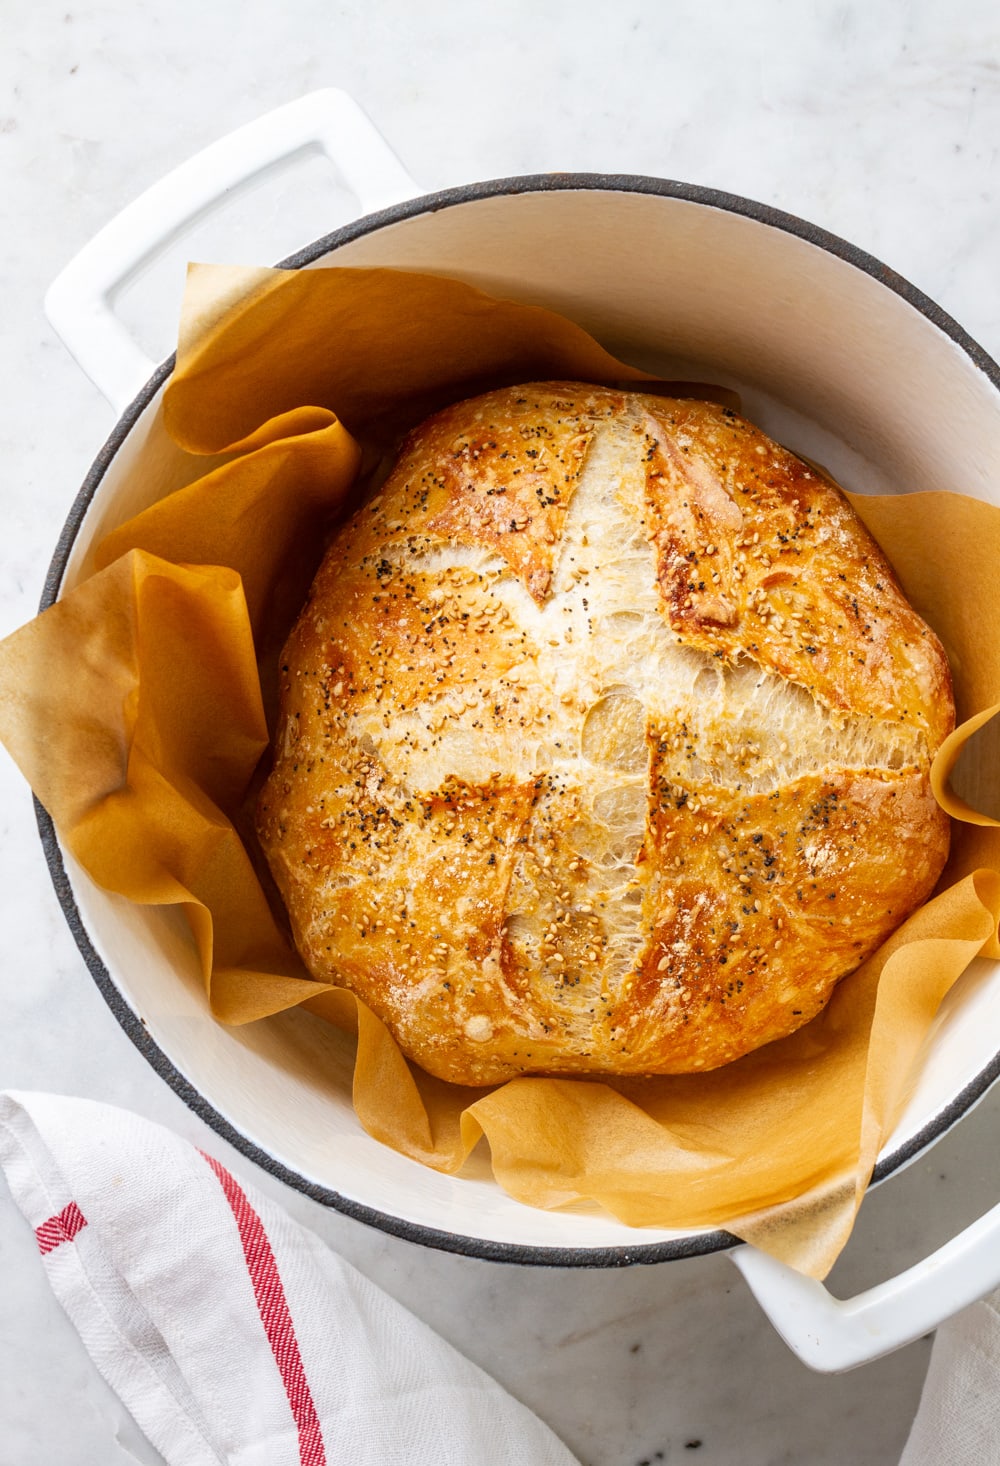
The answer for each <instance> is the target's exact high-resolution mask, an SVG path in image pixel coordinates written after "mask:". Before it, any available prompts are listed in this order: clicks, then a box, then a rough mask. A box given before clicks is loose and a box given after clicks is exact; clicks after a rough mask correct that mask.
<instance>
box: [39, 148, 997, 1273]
mask: <svg viewBox="0 0 1000 1466" xmlns="http://www.w3.org/2000/svg"><path fill="white" fill-rule="evenodd" d="M564 191H600V192H609V193H630V194H650V195H654V196H656V197H660V198H668V199H678V200H682V201H684V202H686V203H694V204H701V205H703V206H705V207H707V208H713V209H719V210H721V211H723V212H726V213H732V214H741V215H744V216H745V217H747V218H749V219H754V220H756V221H757V222H758V223H761V224H765V225H768V226H769V227H771V228H773V229H780V230H782V231H783V232H784V233H787V234H793V235H795V236H797V237H798V238H799V239H803V240H806V241H807V242H808V243H809V244H812V245H815V246H816V247H817V248H818V249H822V250H825V251H826V252H827V253H829V254H832V255H836V256H837V257H838V258H839V259H842V260H844V261H846V262H847V263H848V264H850V265H853V266H855V267H856V268H857V269H859V270H861V271H863V272H864V273H865V274H866V275H870V276H871V277H872V278H873V279H875V280H877V281H879V283H880V284H882V285H884V286H885V287H886V288H887V289H889V290H892V291H893V292H894V293H895V294H896V295H899V296H901V297H902V299H903V300H905V301H907V303H908V304H909V305H911V306H912V307H913V308H914V309H915V310H917V311H919V312H920V314H921V315H923V316H925V317H926V318H927V319H928V320H929V321H931V322H932V323H933V324H934V325H935V326H937V327H938V328H939V329H940V330H941V331H943V332H944V333H945V334H946V335H947V336H949V337H951V339H952V340H953V341H954V342H955V343H956V344H957V345H958V346H960V347H961V348H962V350H963V351H964V352H965V353H966V355H967V356H968V357H970V359H971V360H972V361H973V362H974V363H975V365H976V366H977V367H978V368H979V369H980V371H982V372H983V373H984V375H985V376H986V377H987V378H988V379H989V381H990V382H991V383H992V384H993V386H994V387H996V388H997V389H998V390H1000V367H998V365H997V363H996V362H995V361H994V360H993V359H992V357H990V356H989V355H988V354H987V353H986V352H985V351H984V350H983V348H982V347H981V346H980V345H979V344H978V343H977V342H976V341H974V340H973V338H972V337H971V336H969V335H968V333H967V332H966V331H964V330H963V329H962V327H961V326H960V325H958V323H957V322H956V321H954V320H953V319H952V318H951V316H949V315H948V314H947V312H945V311H943V310H942V309H941V307H940V306H939V305H937V304H936V303H935V302H934V301H933V300H931V299H930V298H929V297H928V296H926V295H924V294H923V292H922V291H920V290H917V289H916V287H915V286H913V285H911V284H910V283H909V281H907V280H905V279H903V277H902V276H901V275H897V274H896V272H895V271H894V270H890V269H889V267H888V266H887V265H884V264H882V263H881V262H880V261H879V260H877V259H874V258H873V257H872V256H871V255H869V254H866V253H865V252H864V251H863V250H861V249H858V248H856V246H854V245H852V244H849V243H848V242H847V241H846V240H843V239H840V238H838V237H837V236H836V235H834V234H830V233H828V232H827V231H826V230H825V229H820V228H818V227H817V226H816V225H815V224H810V223H808V222H807V221H805V220H803V219H799V218H797V217H796V216H795V215H793V214H786V213H784V212H782V211H781V210H779V209H774V208H771V207H769V206H768V205H766V204H760V203H755V202H754V201H753V200H750V199H745V198H740V197H739V196H737V195H735V194H728V193H721V192H719V191H718V190H716V189H711V188H701V187H698V186H697V185H693V184H688V183H679V182H677V181H675V180H671V179H663V178H647V177H642V176H633V175H628V174H591V173H553V174H534V175H527V176H525V177H519V178H499V179H491V180H488V181H486V182H481V183H473V184H468V185H466V186H463V187H460V188H449V189H444V190H442V191H441V192H439V193H433V194H426V195H422V196H420V197H417V198H413V199H408V200H405V201H404V202H402V203H399V204H394V205H392V206H391V207H389V208H386V209H382V210H380V211H379V212H378V213H375V214H368V215H365V216H364V217H363V218H360V219H356V220H353V221H352V222H351V223H349V224H346V225H344V226H343V227H342V228H340V229H336V230H334V232H333V233H331V234H327V235H325V236H324V237H323V238H322V239H317V240H315V241H313V243H312V244H309V245H307V246H305V248H303V249H301V250H298V251H297V252H296V253H295V254H293V255H290V256H289V257H288V258H287V259H285V260H282V261H280V266H281V267H282V268H286V269H301V268H303V267H304V266H307V265H311V264H312V263H313V262H314V261H316V260H318V259H320V258H321V257H322V256H324V255H328V254H331V253H332V252H334V251H335V250H337V249H339V248H340V247H341V246H342V245H345V244H348V243H350V242H351V241H352V240H355V239H359V238H361V237H362V236H364V235H366V234H371V233H374V232H375V231H377V230H379V229H382V228H384V227H385V226H386V225H389V224H396V223H400V222H402V221H403V220H406V219H411V218H414V217H416V216H417V215H420V214H426V213H436V212H438V211H439V210H442V209H448V208H453V207H455V206H456V205H461V204H468V203H474V202H478V201H479V200H482V199H488V198H497V197H501V196H505V195H511V194H530V193H552V192H564ZM173 366H174V358H173V357H170V358H169V359H168V360H167V361H165V362H163V364H162V365H161V366H160V367H159V368H158V369H157V370H156V371H155V372H154V374H153V375H152V377H151V378H150V379H149V381H148V382H147V383H146V385H145V386H144V387H143V389H142V391H141V392H140V393H139V395H138V396H137V397H136V399H135V401H134V402H132V404H131V405H130V406H129V407H128V408H127V409H126V411H125V412H124V413H123V414H122V416H121V418H120V419H119V421H118V423H117V424H116V426H115V428H114V430H113V432H112V433H111V435H110V437H109V438H108V440H107V442H106V443H105V444H104V447H103V448H102V449H101V451H100V453H99V454H98V455H97V458H96V459H95V460H94V463H93V466H92V467H91V469H90V472H89V473H88V475H87V477H86V479H85V480H84V483H83V486H82V487H81V489H80V492H79V494H78V495H77V498H76V500H75V502H74V504H73V506H72V508H71V510H70V513H69V515H68V517H67V519H66V523H65V525H64V526H63V530H62V533H61V534H60V537H59V541H58V544H57V545H56V549H55V553H54V554H53V557H52V562H51V564H50V566H49V570H48V575H47V576H46V580H45V586H44V590H43V592H42V598H41V604H40V609H41V610H44V609H45V608H46V607H47V606H49V605H51V604H52V602H53V601H54V600H55V599H56V598H57V596H58V594H59V589H60V586H61V584H62V579H63V575H64V573H65V570H66V565H67V562H68V559H69V556H70V553H71V551H72V548H73V545H74V542H75V540H76V536H77V534H78V532H79V529H80V526H81V524H82V522H83V519H84V516H85V514H86V512H87V510H88V508H89V506H90V502H91V500H92V499H93V497H94V494H95V493H96V491H97V489H98V486H99V485H100V483H101V481H102V479H103V478H104V475H105V473H106V472H107V469H108V466H109V464H110V463H111V461H112V460H113V459H114V457H115V455H116V454H117V452H118V450H119V448H120V447H121V446H122V444H123V443H124V441H125V439H126V438H127V437H128V435H129V433H130V432H131V430H132V428H133V427H134V425H135V423H136V422H137V420H138V418H139V416H140V414H141V413H142V412H143V410H144V409H145V408H146V407H147V406H148V405H149V403H150V402H151V401H152V399H153V397H154V396H155V395H156V393H157V392H158V391H159V389H160V388H161V387H162V386H163V384H164V382H165V381H166V380H167V378H168V377H169V375H170V373H171V371H172V370H173ZM35 810H36V815H37V819H38V827H39V832H40V835H41V840H42V845H43V847H44V850H45V857H46V860H47V861H48V866H49V873H50V875H51V877H52V883H53V885H54V887H55V891H56V895H57V897H58V899H59V903H60V905H61V906H62V909H63V913H64V915H65V917H66V921H67V923H68V925H69V928H70V931H71V932H72V934H73V936H74V938H75V940H76V943H77V946H78V947H79V949H80V952H81V954H82V956H83V959H84V961H85V962H86V964H87V967H88V968H89V970H90V973H91V975H92V976H93V978H94V981H95V982H96V983H97V986H98V988H99V989H100V991H101V993H102V994H103V995H104V998H105V1000H106V1002H107V1004H108V1006H109V1007H110V1009H111V1011H112V1013H113V1014H114V1015H115V1017H116V1018H117V1020H118V1022H119V1023H120V1024H121V1026H122V1028H123V1029H124V1030H125V1032H126V1033H127V1034H128V1036H129V1038H130V1039H131V1040H132V1042H133V1043H134V1044H135V1046H136V1047H137V1048H138V1050H139V1052H140V1053H141V1054H143V1055H144V1057H145V1058H146V1059H147V1060H148V1061H149V1063H150V1064H151V1065H152V1067H153V1068H154V1069H155V1070H156V1072H157V1073H158V1074H159V1075H160V1077H161V1078H162V1079H164V1080H165V1081H166V1082H167V1084H169V1085H170V1087H171V1088H172V1089H173V1090H174V1092H175V1093H176V1094H177V1095H178V1096H179V1097H180V1098H181V1099H182V1100H183V1101H184V1102H185V1104H187V1105H188V1106H189V1107H190V1108H191V1109H192V1110H193V1111H194V1112H195V1113H196V1114H197V1115H198V1116H199V1117H200V1118H201V1119H202V1120H204V1121H205V1122H206V1123H207V1124H208V1125H210V1126H211V1127H212V1129H213V1130H215V1131H216V1132H217V1133H218V1134H219V1135H221V1136H222V1137H223V1139H225V1140H226V1141H228V1142H229V1143H230V1144H231V1145H233V1146H235V1148H236V1149H237V1150H239V1151H241V1152H242V1153H243V1154H244V1155H245V1156H247V1157H248V1158H249V1159H250V1160H252V1161H253V1162H254V1163H255V1164H256V1165H258V1166H260V1167H261V1168H262V1169H263V1170H264V1171H267V1172H268V1173H269V1174H270V1175H272V1176H274V1177H276V1178H277V1179H278V1180H280V1181H283V1182H285V1183H286V1184H287V1185H289V1186H292V1187H294V1188H295V1189H296V1190H297V1191H300V1192H302V1193H303V1194H304V1195H306V1196H309V1197H311V1198H312V1199H313V1200H314V1201H318V1202H320V1203H322V1204H323V1205H324V1206H329V1207H333V1208H335V1209H336V1210H337V1211H340V1212H343V1213H344V1214H345V1215H347V1216H349V1217H353V1218H354V1219H355V1220H357V1221H360V1222H365V1223H367V1224H368V1225H369V1226H373V1227H377V1228H379V1229H380V1230H381V1231H384V1232H388V1233H391V1234H392V1235H394V1236H396V1237H401V1238H404V1239H405V1240H406V1241H408V1242H414V1243H419V1244H421V1245H422V1246H426V1247H434V1248H439V1249H441V1250H442V1251H445V1252H456V1253H460V1254H463V1255H465V1256H467V1257H476V1258H484V1259H488V1260H490V1261H495V1262H507V1263H517V1264H521V1265H526V1264H530V1265H539V1266H547V1267H627V1266H631V1265H632V1264H635V1263H656V1262H666V1261H670V1260H673V1259H676V1258H681V1257H695V1256H699V1255H702V1254H705V1253H711V1252H718V1251H721V1250H723V1249H726V1248H730V1247H733V1246H735V1245H737V1243H738V1241H739V1239H738V1238H736V1237H733V1236H732V1235H730V1234H729V1233H728V1232H723V1231H711V1232H702V1233H695V1234H694V1235H690V1236H681V1237H677V1238H674V1239H672V1240H669V1241H661V1242H655V1243H646V1244H644V1243H643V1242H642V1241H641V1237H642V1233H641V1231H639V1230H637V1231H636V1234H635V1236H636V1241H635V1245H634V1246H628V1247H586V1248H582V1247H539V1246H529V1245H524V1244H521V1243H512V1242H494V1241H490V1240H487V1239H484V1238H481V1237H467V1236H462V1235H460V1234H455V1233H451V1232H444V1231H439V1230H438V1229H436V1228H433V1227H427V1226H424V1225H422V1224H418V1223H415V1222H410V1221H407V1220H405V1219H404V1218H400V1217H396V1216H392V1215H390V1214H388V1213H385V1212H381V1211H378V1210H376V1209H375V1208H373V1207H370V1206H366V1205H364V1204H363V1203H361V1202H359V1201H356V1200H354V1199H353V1198H352V1197H349V1196H343V1195H341V1194H340V1193H339V1192H336V1191H331V1190H330V1189H328V1188H327V1187H325V1186H320V1185H317V1184H316V1183H315V1182H312V1181H309V1180H307V1179H306V1178H305V1177H304V1176H300V1175H299V1174H298V1173H297V1172H295V1171H292V1170H290V1169H289V1168H288V1167H287V1166H284V1165H282V1163H281V1162H280V1161H278V1160H276V1159H275V1158H274V1157H273V1156H271V1155H269V1154H268V1153H267V1152H266V1151H265V1150H262V1149H261V1147H260V1146H258V1145H257V1144H255V1142H254V1141H252V1140H251V1139H249V1138H248V1137H247V1136H245V1135H243V1134H242V1133H241V1132H240V1131H239V1130H238V1129H236V1127H235V1126H234V1125H233V1124H232V1123H231V1122H230V1121H229V1120H227V1119H226V1118H225V1116H223V1115H222V1114H221V1113H220V1112H219V1111H218V1110H216V1109H215V1108H214V1107H213V1106H212V1105H211V1104H209V1103H208V1101H207V1100H206V1099H205V1098H204V1096H203V1095H202V1094H200V1093H199V1091H198V1090H197V1089H195V1088H194V1086H193V1085H192V1084H191V1083H190V1082H189V1081H188V1080H187V1079H186V1078H185V1076H184V1075H183V1074H182V1073H181V1071H180V1070H179V1069H178V1068H177V1067H176V1066H175V1065H174V1063H173V1062H172V1061H171V1059H169V1058H168V1057H167V1055H166V1054H165V1053H164V1052H163V1050H162V1049H161V1048H160V1047H159V1046H158V1045H157V1044H156V1042H155V1041H154V1040H153V1039H152V1038H151V1037H150V1035H149V1033H148V1032H147V1030H146V1028H145V1026H144V1024H143V1022H142V1020H141V1019H140V1018H139V1017H138V1015H137V1014H136V1013H135V1011H134V1010H133V1009H132V1008H131V1007H130V1006H129V1004H128V1002H127V1001H126V999H125V998H124V997H123V995H122V993H121V991H120V989H119V988H118V986H117V985H116V983H115V981H114V979H113V978H112V977H111V974H110V973H109V971H108V969H107V968H106V967H105V965H104V963H103V962H102V961H101V958H100V957H99V956H98V954H97V952H96V951H95V949H94V947H93V944H92V943H91V940H90V937H89V935H88V933H87V930H86V928H85V927H84V925H83V922H82V920H81V917H80V913H79V910H78V908H77V905H76V900H75V898H74V895H73V890H72V887H71V885H70V882H69V878H68V876H67V874H66V870H65V866H64V864H63V858H62V850H61V848H60V845H59V841H58V838H57V836H56V833H55V829H54V827H53V824H52V821H51V819H50V818H49V815H48V813H47V812H46V811H45V810H44V809H43V808H42V806H41V805H40V804H38V802H37V800H36V801H35ZM998 1077H1000V1053H998V1054H997V1055H996V1056H995V1057H994V1059H993V1060H992V1061H991V1062H990V1063H989V1064H988V1065H987V1066H986V1067H985V1068H984V1069H983V1070H982V1071H981V1072H980V1073H978V1074H977V1075H975V1077H974V1078H973V1079H972V1080H971V1081H970V1082H969V1083H968V1084H967V1085H966V1086H965V1088H964V1089H963V1090H962V1091H961V1093H960V1094H958V1095H957V1096H956V1097H955V1098H954V1099H953V1100H952V1101H951V1102H950V1104H948V1105H947V1106H946V1107H945V1108H944V1109H943V1110H941V1111H940V1112H939V1113H938V1114H937V1115H936V1116H935V1117H934V1119H933V1120H932V1121H931V1122H929V1123H928V1124H927V1125H925V1126H924V1128H923V1129H922V1130H920V1131H919V1133H918V1134H916V1135H914V1136H913V1137H912V1138H911V1139H910V1140H908V1141H907V1142H906V1144H905V1145H903V1146H901V1147H900V1148H899V1149H898V1150H895V1151H893V1152H892V1153H891V1154H890V1155H887V1156H884V1157H883V1158H882V1159H881V1160H880V1161H879V1162H878V1164H877V1165H876V1167H875V1170H874V1172H873V1174H872V1184H877V1183H878V1182H879V1181H883V1180H885V1179H886V1177H888V1176H890V1175H891V1174H892V1173H893V1172H894V1171H896V1170H898V1169H899V1168H900V1167H902V1166H904V1165H906V1164H907V1163H908V1162H910V1161H912V1160H913V1159H915V1158H916V1156H918V1155H919V1154H920V1153H921V1152H922V1151H923V1150H925V1149H926V1147H927V1146H928V1145H930V1144H931V1143H932V1142H933V1141H935V1140H937V1139H938V1138H939V1137H940V1136H941V1135H943V1134H944V1133H945V1131H947V1130H948V1129H950V1127H951V1126H952V1125H954V1124H955V1123H956V1122H957V1121H958V1120H959V1119H961V1117H962V1116H963V1115H964V1114H965V1113H966V1112H967V1111H968V1110H969V1109H970V1108H971V1107H972V1106H973V1105H974V1104H976V1103H977V1101H978V1100H980V1099H982V1097H983V1096H984V1095H985V1094H986V1092H987V1090H988V1089H989V1088H990V1086H991V1085H992V1084H993V1082H994V1081H995V1080H996V1079H997V1078H998Z"/></svg>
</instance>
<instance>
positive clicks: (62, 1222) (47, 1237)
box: [35, 1201, 87, 1257]
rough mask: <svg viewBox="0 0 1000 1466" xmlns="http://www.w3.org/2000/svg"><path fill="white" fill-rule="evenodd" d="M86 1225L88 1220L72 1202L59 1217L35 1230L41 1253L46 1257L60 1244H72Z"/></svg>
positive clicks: (49, 1220) (51, 1218)
mask: <svg viewBox="0 0 1000 1466" xmlns="http://www.w3.org/2000/svg"><path fill="white" fill-rule="evenodd" d="M86 1225H87V1218H86V1217H85V1216H84V1214H83V1212H82V1211H81V1210H80V1208H79V1207H78V1206H77V1204H76V1202H75V1201H71V1202H70V1203H69V1205H68V1206H64V1207H63V1209H62V1211H61V1212H59V1214H58V1216H54V1217H49V1219H48V1221H47V1222H42V1224H41V1226H39V1227H36V1228H35V1241H36V1242H37V1243H38V1250H39V1252H40V1253H41V1254H42V1256H43V1257H44V1256H45V1254H46V1253H47V1252H51V1251H52V1249H53V1247H58V1246H59V1244H60V1242H72V1240H73V1238H74V1237H75V1236H76V1234H77V1232H79V1230H80V1228H81V1227H85V1226H86Z"/></svg>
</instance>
